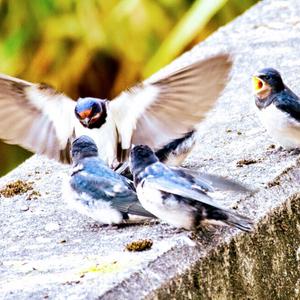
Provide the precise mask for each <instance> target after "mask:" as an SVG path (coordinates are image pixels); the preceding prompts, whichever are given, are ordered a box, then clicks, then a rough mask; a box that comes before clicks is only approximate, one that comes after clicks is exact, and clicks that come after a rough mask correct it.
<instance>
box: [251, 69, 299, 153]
mask: <svg viewBox="0 0 300 300" xmlns="http://www.w3.org/2000/svg"><path fill="white" fill-rule="evenodd" d="M252 81H253V90H254V97H255V104H256V106H257V108H258V113H259V117H260V119H261V121H262V123H263V125H264V126H265V127H266V129H267V131H268V133H269V134H270V135H271V137H272V138H273V139H274V140H275V141H276V142H277V143H279V145H280V146H282V147H283V148H285V149H287V150H291V149H294V148H298V147H300V99H299V97H298V96H297V95H296V94H294V93H293V92H292V91H291V90H290V89H289V88H288V87H287V86H286V85H285V84H284V82H283V80H282V78H281V75H280V73H279V72H278V71H277V70H275V69H273V68H265V69H262V70H260V71H258V72H257V73H256V74H255V75H253V77H252Z"/></svg>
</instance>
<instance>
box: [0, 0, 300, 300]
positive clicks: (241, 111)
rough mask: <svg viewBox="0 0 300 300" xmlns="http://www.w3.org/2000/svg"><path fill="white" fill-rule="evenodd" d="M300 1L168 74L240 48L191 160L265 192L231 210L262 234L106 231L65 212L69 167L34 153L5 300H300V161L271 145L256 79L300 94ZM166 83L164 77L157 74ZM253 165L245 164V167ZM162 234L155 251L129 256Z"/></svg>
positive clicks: (0, 246)
mask: <svg viewBox="0 0 300 300" xmlns="http://www.w3.org/2000/svg"><path fill="white" fill-rule="evenodd" d="M299 16H300V2H299V1H298V0H290V1H280V0H276V1H275V0H274V1H271V0H269V1H268V0H265V1H263V2H261V3H259V4H258V5H256V6H255V7H254V8H252V9H251V10H249V11H248V12H247V13H246V14H244V15H243V16H242V17H240V18H238V19H237V20H236V21H234V22H233V23H231V24H229V25H228V26H226V27H224V28H222V29H220V30H219V31H218V32H217V33H216V34H214V35H213V36H212V37H210V38H209V39H208V40H206V41H205V42H204V43H202V44H200V45H199V46H196V47H195V48H194V49H192V50H191V51H190V52H187V53H186V54H184V55H183V56H182V57H180V58H179V59H177V60H176V61H175V62H174V63H172V64H171V65H169V66H168V67H166V68H165V69H164V70H162V71H161V72H168V71H170V70H173V69H174V68H177V67H178V66H179V65H185V64H188V63H191V62H193V61H195V60H197V59H199V58H202V57H204V56H208V55H211V54H212V53H216V52H219V51H221V50H222V49H224V50H230V51H231V52H232V53H233V54H234V56H235V64H234V68H233V77H232V80H231V81H230V82H229V84H228V86H227V88H226V90H225V92H224V95H223V96H222V97H221V99H220V101H219V103H218V105H217V107H216V109H215V110H214V111H213V112H212V113H211V114H210V116H209V118H208V119H207V120H206V121H205V122H204V123H203V124H201V126H200V128H199V140H198V145H197V147H196V149H195V151H194V152H193V154H192V155H191V157H190V158H189V159H188V161H187V163H186V164H187V165H188V166H191V167H193V168H198V169H200V170H204V171H209V172H214V173H216V174H219V175H225V176H229V177H231V178H236V179H238V180H240V181H242V182H244V183H245V184H248V185H249V186H251V187H253V188H255V189H257V190H258V192H256V193H255V194H254V195H237V196H235V197H231V198H228V199H225V200H224V204H225V205H228V206H231V207H233V208H235V209H237V210H238V211H239V212H241V213H244V214H246V215H249V216H251V217H253V218H254V219H255V220H256V221H257V227H256V230H255V232H253V233H251V234H243V233H240V232H239V231H237V230H234V229H229V228H218V229H217V230H216V232H215V233H214V234H212V235H210V236H202V237H201V239H200V241H199V242H197V243H196V242H194V241H192V240H191V239H190V238H189V233H187V232H178V231H176V230H174V229H173V228H171V227H170V226H168V225H166V224H145V225H141V226H131V227H127V228H122V229H116V228H107V227H99V226H97V224H95V223H94V222H93V221H92V220H91V219H88V218H85V217H83V216H81V215H79V214H77V213H76V212H73V211H69V210H67V209H66V207H65V204H64V203H63V202H62V200H61V193H60V184H61V179H62V176H64V175H65V174H66V172H67V167H66V166H61V165H59V164H57V163H55V162H51V161H49V160H47V159H44V158H41V157H37V156H34V157H32V158H31V159H29V160H28V161H26V162H25V163H24V164H23V165H21V166H20V167H19V168H17V169H16V170H14V171H13V172H11V173H10V174H8V175H7V176H5V177H3V178H1V180H0V189H1V188H2V187H3V186H4V185H5V184H6V183H8V182H11V181H13V180H16V179H21V180H23V181H31V182H33V183H32V185H33V188H34V190H36V191H37V192H39V193H40V194H41V196H37V199H34V198H35V197H31V200H27V199H28V195H29V194H30V193H31V191H29V192H27V193H26V194H22V195H17V196H15V197H13V198H4V197H1V198H0V222H1V232H0V274H1V276H0V278H1V279H0V295H1V296H2V297H3V298H4V299H41V298H49V299H54V298H55V299H142V298H146V299H154V298H156V299H170V298H176V299H180V298H192V299H246V298H248V299H297V298H299V297H300V295H299V293H300V286H299V285H300V280H299V278H300V274H299V273H300V265H299V259H300V235H299V230H300V222H299V220H300V209H299V208H300V207H299V206H300V202H299V200H300V195H299V192H300V188H299V182H300V160H299V157H297V156H292V155H290V154H288V153H285V152H276V151H274V150H272V149H269V147H270V145H271V144H272V141H271V139H270V138H269V137H268V136H267V135H266V132H265V130H264V129H263V128H262V127H261V125H260V123H259V121H258V119H257V117H256V114H255V107H254V105H253V99H252V96H251V82H250V75H251V74H252V73H253V72H254V71H255V70H257V69H259V68H261V67H265V66H273V67H275V68H278V69H279V70H281V72H282V75H283V76H284V79H285V81H286V82H287V84H288V85H289V86H290V87H291V88H292V89H293V90H294V91H295V92H296V93H298V94H300V86H299V84H298V83H299V82H300V72H299V70H300V58H299V53H300V36H299V30H300V17H299ZM158 76H159V75H158ZM244 159H246V160H249V159H251V160H253V163H252V164H249V165H243V164H240V163H239V162H240V161H241V160H244ZM145 238H147V239H152V241H153V246H152V248H151V249H150V250H148V251H144V252H139V253H137V252H135V253H131V252H127V251H124V248H125V245H126V244H127V243H128V242H130V241H133V240H138V239H145Z"/></svg>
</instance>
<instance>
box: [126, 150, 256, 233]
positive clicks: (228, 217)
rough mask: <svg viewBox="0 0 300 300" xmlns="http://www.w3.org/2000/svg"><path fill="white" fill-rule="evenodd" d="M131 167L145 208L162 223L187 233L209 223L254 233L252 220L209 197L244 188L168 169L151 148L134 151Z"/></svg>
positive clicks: (191, 173) (179, 170)
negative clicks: (183, 229)
mask: <svg viewBox="0 0 300 300" xmlns="http://www.w3.org/2000/svg"><path fill="white" fill-rule="evenodd" d="M130 166H131V171H132V174H133V178H134V184H135V186H136V190H137V195H138V198H139V200H140V202H141V204H142V205H143V207H144V208H145V209H146V210H148V211H149V212H151V213H152V214H153V215H155V216H156V217H158V218H160V219H161V220H164V221H166V222H167V223H169V224H171V225H174V226H176V227H179V228H185V229H187V230H195V229H197V228H198V227H199V226H201V225H204V224H206V223H211V224H223V225H224V224H227V225H231V226H234V227H237V228H239V229H241V230H244V231H250V230H251V225H252V222H251V220H250V219H248V218H246V217H243V216H241V215H238V214H236V213H234V212H232V211H230V210H228V209H225V208H223V207H221V206H219V205H218V204H217V203H216V202H215V201H214V200H213V199H212V198H211V197H210V196H209V195H208V193H209V192H214V191H215V189H216V188H218V187H219V188H222V189H223V190H226V189H229V190H230V189H231V190H240V191H243V190H245V188H244V187H243V186H241V185H239V184H237V183H234V182H232V181H228V180H225V179H222V178H221V177H218V176H213V175H205V174H202V175H201V176H199V174H197V173H196V172H195V171H191V170H188V169H184V168H175V167H173V168H172V167H167V166H166V165H164V164H162V163H161V162H159V160H158V158H157V157H156V156H155V154H154V152H153V151H152V150H151V149H150V148H149V147H148V146H135V147H134V148H133V150H132V151H131V155H130ZM197 175H198V176H197ZM201 177H202V178H201Z"/></svg>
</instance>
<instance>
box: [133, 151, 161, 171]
mask: <svg viewBox="0 0 300 300" xmlns="http://www.w3.org/2000/svg"><path fill="white" fill-rule="evenodd" d="M129 161H130V169H131V172H132V173H133V175H135V174H137V173H139V172H141V171H143V170H144V169H145V168H146V167H147V166H149V165H151V164H153V163H155V162H157V161H158V158H157V157H156V155H155V154H154V152H153V151H152V149H151V148H150V147H148V146H146V145H138V146H134V147H133V148H132V150H131V152H130V157H129Z"/></svg>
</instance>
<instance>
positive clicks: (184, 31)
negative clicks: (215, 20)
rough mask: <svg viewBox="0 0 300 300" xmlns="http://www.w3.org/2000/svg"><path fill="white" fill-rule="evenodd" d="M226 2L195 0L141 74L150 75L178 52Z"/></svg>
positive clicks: (220, 0)
mask: <svg viewBox="0 0 300 300" xmlns="http://www.w3.org/2000/svg"><path fill="white" fill-rule="evenodd" d="M226 2H227V0H214V1H211V0H198V1H196V2H195V3H194V4H193V5H192V7H191V8H190V9H189V10H188V12H187V13H186V14H185V15H184V17H183V18H182V19H181V20H180V21H179V22H178V23H177V25H176V26H175V27H174V29H173V30H172V31H171V33H170V34H169V36H168V37H167V38H166V39H165V41H164V42H163V44H162V45H161V47H160V48H159V49H158V51H157V52H156V54H155V55H154V56H153V57H152V59H150V61H149V62H148V64H147V65H146V66H145V68H144V71H143V76H144V77H147V76H149V75H151V74H152V73H154V72H155V71H157V70H158V69H160V68H161V67H163V66H164V65H166V64H167V63H169V62H170V61H171V60H172V59H174V58H175V57H176V56H177V55H178V54H180V52H181V51H182V50H183V49H184V48H185V47H186V46H187V45H188V44H189V43H190V42H191V41H192V40H193V38H195V36H196V35H197V33H198V32H199V31H201V29H203V28H204V27H205V25H206V24H207V23H208V22H209V21H210V19H211V18H212V17H213V16H214V15H215V14H216V12H218V11H219V10H220V9H221V8H222V7H223V5H224V4H225V3H226Z"/></svg>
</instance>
